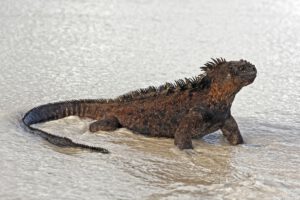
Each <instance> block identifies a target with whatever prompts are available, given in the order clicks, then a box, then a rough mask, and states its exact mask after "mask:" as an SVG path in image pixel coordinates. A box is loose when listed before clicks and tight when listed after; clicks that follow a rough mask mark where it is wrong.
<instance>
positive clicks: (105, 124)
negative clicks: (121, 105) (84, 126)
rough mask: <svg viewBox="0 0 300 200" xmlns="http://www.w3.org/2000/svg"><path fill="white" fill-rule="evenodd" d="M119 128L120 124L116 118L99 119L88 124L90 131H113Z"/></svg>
mask: <svg viewBox="0 0 300 200" xmlns="http://www.w3.org/2000/svg"><path fill="white" fill-rule="evenodd" d="M118 128H121V124H120V122H119V120H118V119H117V118H116V117H110V118H106V119H101V120H98V121H95V122H93V123H91V124H90V131H91V132H97V131H114V130H116V129H118Z"/></svg>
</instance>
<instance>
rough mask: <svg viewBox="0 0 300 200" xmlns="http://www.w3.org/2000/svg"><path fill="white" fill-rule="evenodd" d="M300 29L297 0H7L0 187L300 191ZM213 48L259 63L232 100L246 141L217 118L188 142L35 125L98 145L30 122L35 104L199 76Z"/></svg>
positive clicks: (233, 195)
mask: <svg viewBox="0 0 300 200" xmlns="http://www.w3.org/2000/svg"><path fill="white" fill-rule="evenodd" d="M299 35H300V3H299V1H292V0H286V1H279V0H273V1H271V0H260V1H258V0H253V1H247V2H246V1H243V0H231V1H222V0H211V1H204V0H188V1H179V0H174V1H167V0H126V1H116V0H102V1H96V0H86V1H78V0H64V1H58V0H53V1H46V0H23V1H10V0H1V2H0V83H1V84H0V94H1V98H0V158H1V159H0V169H1V170H0V199H4V200H17V199H22V200H23V199H30V200H32V199H33V200H34V199H45V200H50V199H66V200H71V199H149V200H152V199H153V200H154V199H300V120H299V119H300V58H299V52H300V38H299ZM211 57H214V58H215V57H224V58H226V59H227V60H237V59H241V58H243V59H247V60H248V61H250V62H252V63H253V64H255V65H256V67H257V69H258V77H257V79H256V80H255V82H254V83H253V84H252V85H250V86H248V87H246V88H244V89H243V90H242V91H241V92H240V93H239V94H238V95H237V97H236V99H235V102H234V104H233V107H232V114H233V116H234V117H235V118H236V120H237V122H238V124H239V127H240V130H241V132H242V135H243V137H244V140H245V142H246V143H245V144H243V145H239V146H230V145H229V144H228V143H227V141H226V140H225V139H224V138H223V136H222V135H221V133H220V132H216V133H213V134H211V135H208V136H206V137H205V138H203V139H195V140H194V141H193V144H194V146H195V149H194V150H189V151H179V150H178V149H177V148H175V147H174V145H173V140H171V139H163V138H159V139H158V138H146V137H143V136H141V135H136V134H133V133H131V132H130V131H128V130H125V129H120V130H117V131H115V132H113V133H107V132H98V133H97V134H92V133H90V132H89V131H88V124H89V123H90V121H89V120H81V119H79V118H77V117H68V118H65V119H62V120H58V121H51V122H48V123H44V124H39V125H37V126H39V127H41V128H43V129H44V130H47V131H49V132H51V133H55V134H61V135H65V136H68V137H70V138H72V139H74V140H76V141H79V142H82V143H87V144H93V145H98V146H101V147H105V148H108V149H109V150H110V151H111V152H112V153H111V154H109V155H102V154H98V153H91V152H88V151H83V150H78V149H77V150H74V149H62V148H59V147H56V146H53V145H51V144H49V143H47V142H45V141H44V140H42V139H40V138H39V137H37V136H34V135H32V134H30V133H28V132H26V131H24V130H23V128H22V127H21V126H20V119H21V117H22V116H23V114H24V113H25V112H26V111H27V110H28V109H31V108H32V107H35V106H37V105H40V104H45V103H49V102H54V101H61V100H69V99H82V98H92V99H95V98H112V97H116V96H118V95H120V94H122V93H124V92H127V91H130V90H134V89H137V88H142V87H147V86H149V85H160V84H162V83H164V82H166V81H172V80H176V79H179V78H184V77H191V76H194V75H197V74H199V73H201V72H200V69H199V67H200V66H202V65H203V64H204V63H205V62H206V61H208V60H209V59H210V58H211Z"/></svg>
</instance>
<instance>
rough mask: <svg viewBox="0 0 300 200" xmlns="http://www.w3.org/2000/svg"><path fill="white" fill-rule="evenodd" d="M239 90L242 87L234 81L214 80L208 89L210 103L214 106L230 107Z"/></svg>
mask: <svg viewBox="0 0 300 200" xmlns="http://www.w3.org/2000/svg"><path fill="white" fill-rule="evenodd" d="M239 90H240V88H238V86H236V85H235V84H234V83H232V82H228V83H226V82H225V83H222V84H220V83H218V82H212V83H211V86H210V89H209V91H208V103H209V105H211V106H213V107H216V106H217V107H220V106H221V107H227V108H230V107H231V105H232V102H233V100H234V98H235V95H236V94H237V93H238V91H239Z"/></svg>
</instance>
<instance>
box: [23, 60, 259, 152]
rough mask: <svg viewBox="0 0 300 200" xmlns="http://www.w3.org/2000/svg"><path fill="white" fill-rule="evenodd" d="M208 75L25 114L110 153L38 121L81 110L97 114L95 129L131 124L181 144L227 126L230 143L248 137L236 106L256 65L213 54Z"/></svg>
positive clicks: (67, 143) (58, 140) (52, 138)
mask: <svg viewBox="0 0 300 200" xmlns="http://www.w3.org/2000/svg"><path fill="white" fill-rule="evenodd" d="M202 70H204V72H205V73H204V75H199V76H198V77H194V78H191V79H185V80H178V81H176V83H175V84H172V83H166V84H164V85H162V86H160V87H158V88H155V87H149V88H147V89H140V90H137V91H134V92H130V93H128V94H125V95H123V96H120V97H118V98H116V99H107V100H103V99H100V100H74V101H67V102H58V103H52V104H47V105H42V106H39V107H36V108H34V109H32V110H30V111H29V112H27V113H26V115H25V116H24V118H23V122H24V124H25V126H26V127H27V128H29V129H30V130H31V131H33V132H35V133H37V134H39V135H40V136H42V137H43V138H45V139H47V140H48V141H49V142H51V143H53V144H56V145H59V146H64V147H80V148H87V149H90V150H95V151H99V152H102V153H108V150H106V149H103V148H100V147H92V146H88V145H83V144H78V143H75V142H73V141H72V140H70V139H68V138H64V137H60V136H56V135H52V134H50V133H47V132H45V131H42V130H39V129H37V128H33V127H31V125H32V124H35V123H39V122H45V121H50V120H55V119H60V118H63V117H66V116H71V115H77V116H79V117H88V118H92V119H94V120H96V121H95V122H94V123H92V124H91V125H90V131H91V132H96V131H99V130H104V131H113V130H116V129H117V128H121V127H123V128H127V129H129V130H131V131H133V132H137V133H140V134H144V135H147V136H153V137H169V138H174V141H175V142H174V143H175V145H176V146H178V148H179V149H190V148H192V138H193V137H194V136H196V135H197V136H204V135H207V134H209V133H212V132H215V131H217V130H219V129H220V130H221V131H222V132H223V134H224V136H225V137H226V138H227V140H228V141H229V143H230V144H232V145H237V144H241V143H243V138H242V136H241V134H240V131H239V128H238V125H237V123H236V121H235V120H234V118H233V116H232V115H231V112H230V109H231V105H232V102H233V100H234V97H235V95H236V94H237V93H238V92H239V91H240V90H241V88H242V87H244V86H246V85H249V84H251V83H252V82H253V81H254V79H255V77H256V68H255V66H254V65H252V64H250V63H249V62H247V61H244V60H240V61H229V62H227V61H225V59H222V58H221V59H213V62H208V63H207V64H205V66H204V67H202Z"/></svg>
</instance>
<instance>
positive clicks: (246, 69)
mask: <svg viewBox="0 0 300 200" xmlns="http://www.w3.org/2000/svg"><path fill="white" fill-rule="evenodd" d="M212 60H213V61H212V62H208V63H206V64H205V66H204V67H202V70H204V71H205V73H206V76H207V78H208V79H209V80H210V82H211V87H210V95H211V97H212V99H213V101H220V100H225V99H228V98H229V97H230V96H232V95H235V94H236V93H237V92H238V91H239V90H240V89H241V88H242V87H244V86H246V85H249V84H251V83H252V82H253V81H254V79H255V78H256V74H257V70H256V68H255V66H254V65H252V64H251V63H249V62H248V61H245V60H240V61H226V60H225V59H223V58H218V59H212Z"/></svg>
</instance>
